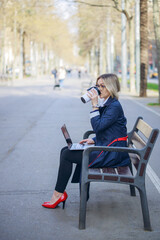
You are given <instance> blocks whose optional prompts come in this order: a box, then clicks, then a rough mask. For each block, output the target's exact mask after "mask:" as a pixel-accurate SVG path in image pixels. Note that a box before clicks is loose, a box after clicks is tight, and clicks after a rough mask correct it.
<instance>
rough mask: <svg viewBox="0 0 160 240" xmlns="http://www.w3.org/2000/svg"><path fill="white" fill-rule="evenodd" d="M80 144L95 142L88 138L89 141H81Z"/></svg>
mask: <svg viewBox="0 0 160 240" xmlns="http://www.w3.org/2000/svg"><path fill="white" fill-rule="evenodd" d="M79 143H80V144H85V143H87V144H94V141H93V139H91V138H87V139H83V140H82V141H80V142H79Z"/></svg>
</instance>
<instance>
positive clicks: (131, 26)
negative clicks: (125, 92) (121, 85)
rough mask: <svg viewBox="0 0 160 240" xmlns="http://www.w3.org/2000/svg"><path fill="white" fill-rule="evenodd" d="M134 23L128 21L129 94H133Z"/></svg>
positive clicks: (131, 20)
mask: <svg viewBox="0 0 160 240" xmlns="http://www.w3.org/2000/svg"><path fill="white" fill-rule="evenodd" d="M134 36H135V35H134V21H133V18H132V19H130V20H129V48H130V49H129V53H130V66H129V72H130V92H133V93H134V92H135V91H136V88H135V56H134V54H135V53H134V50H135V44H134Z"/></svg>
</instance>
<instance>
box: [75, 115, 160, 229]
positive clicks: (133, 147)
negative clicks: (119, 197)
mask: <svg viewBox="0 0 160 240" xmlns="http://www.w3.org/2000/svg"><path fill="white" fill-rule="evenodd" d="M92 133H94V132H93V131H87V132H86V133H85V134H84V138H88V137H89V135H90V134H92ZM158 134H159V130H158V129H153V128H152V127H151V126H149V125H148V124H147V123H146V122H145V121H143V119H142V117H138V119H137V120H136V123H135V125H134V127H133V130H132V131H131V132H130V133H128V147H101V146H97V147H96V146H95V147H89V148H87V149H85V151H84V152H83V161H82V178H81V196H80V210H79V229H85V225H86V224H85V222H86V202H87V189H88V185H89V183H90V182H107V183H108V182H112V183H120V184H128V185H129V186H130V194H131V196H135V187H136V188H137V189H138V191H139V194H140V199H141V208H142V215H143V222H144V229H145V230H148V231H151V224H150V217H149V210H148V202H147V196H146V188H145V173H146V167H147V163H148V160H149V158H150V156H151V152H152V150H153V147H154V144H155V142H156V139H157V137H158ZM95 150H96V151H113V152H115V151H116V152H128V153H129V155H130V159H131V165H130V166H129V167H117V168H102V169H100V168H88V163H89V154H90V152H91V151H95ZM132 167H134V174H133V171H132Z"/></svg>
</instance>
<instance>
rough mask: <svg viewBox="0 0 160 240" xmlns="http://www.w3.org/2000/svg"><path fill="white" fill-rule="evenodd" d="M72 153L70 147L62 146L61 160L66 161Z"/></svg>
mask: <svg viewBox="0 0 160 240" xmlns="http://www.w3.org/2000/svg"><path fill="white" fill-rule="evenodd" d="M69 155H70V150H69V149H68V147H65V148H62V150H61V155H60V162H61V161H64V160H65V161H66V160H67V159H68V158H69Z"/></svg>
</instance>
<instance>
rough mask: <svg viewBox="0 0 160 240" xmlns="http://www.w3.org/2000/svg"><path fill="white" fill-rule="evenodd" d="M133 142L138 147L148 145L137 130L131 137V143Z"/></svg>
mask: <svg viewBox="0 0 160 240" xmlns="http://www.w3.org/2000/svg"><path fill="white" fill-rule="evenodd" d="M132 144H133V145H134V147H136V148H138V149H141V148H144V147H145V146H146V143H145V141H144V140H143V139H142V138H141V137H140V136H139V135H138V133H136V132H134V133H133V136H132V138H131V145H132Z"/></svg>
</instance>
